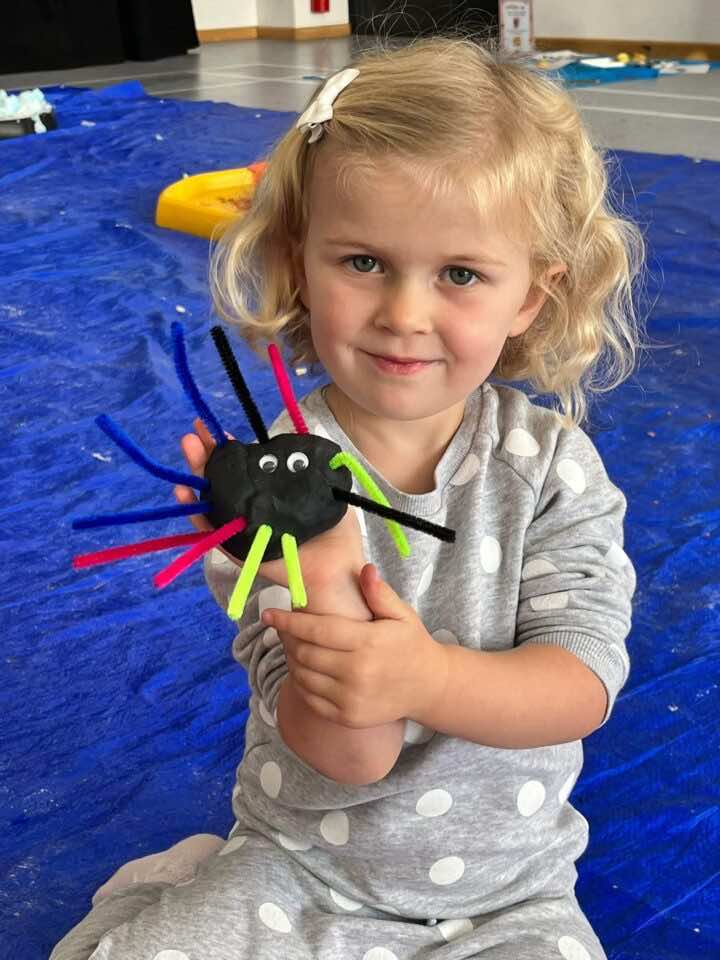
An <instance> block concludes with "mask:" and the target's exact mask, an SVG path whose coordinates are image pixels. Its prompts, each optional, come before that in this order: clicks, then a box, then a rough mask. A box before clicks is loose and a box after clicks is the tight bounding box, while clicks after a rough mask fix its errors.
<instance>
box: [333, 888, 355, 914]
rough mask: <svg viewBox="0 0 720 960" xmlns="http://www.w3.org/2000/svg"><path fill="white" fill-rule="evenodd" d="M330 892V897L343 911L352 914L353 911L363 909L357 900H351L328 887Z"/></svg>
mask: <svg viewBox="0 0 720 960" xmlns="http://www.w3.org/2000/svg"><path fill="white" fill-rule="evenodd" d="M328 890H329V891H330V896H331V897H332V898H333V900H334V901H335V903H336V904H337V905H338V906H339V907H341V908H342V909H343V910H348V911H349V912H352V911H353V910H359V909H360V908H361V907H362V904H361V903H358V901H357V900H351V899H350V898H349V897H344V896H343V895H342V894H341V893H338V892H337V890H333V889H332V887H328Z"/></svg>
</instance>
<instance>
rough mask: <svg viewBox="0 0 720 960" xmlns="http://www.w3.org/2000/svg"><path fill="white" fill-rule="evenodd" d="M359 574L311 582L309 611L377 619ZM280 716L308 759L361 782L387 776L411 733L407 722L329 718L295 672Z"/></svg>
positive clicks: (287, 735) (342, 779)
mask: <svg viewBox="0 0 720 960" xmlns="http://www.w3.org/2000/svg"><path fill="white" fill-rule="evenodd" d="M358 575H359V570H356V569H354V568H351V569H347V568H346V569H343V570H340V571H334V572H333V573H332V575H328V576H326V577H325V578H323V581H324V582H322V583H318V584H306V586H307V594H308V605H307V607H305V608H304V610H305V611H306V612H308V613H324V614H336V615H338V616H343V617H348V618H352V619H357V620H371V619H372V614H371V613H370V610H369V609H368V607H367V604H366V603H365V600H364V598H363V596H362V592H361V590H360V587H359V585H358ZM282 638H283V633H280V639H281V640H282ZM277 720H278V729H279V731H280V735H281V736H282V738H283V740H284V741H285V743H286V744H287V746H288V747H289V748H290V749H291V750H292V751H293V752H294V753H296V754H297V755H298V756H299V757H300V758H301V759H302V760H304V761H305V762H306V763H308V764H310V766H312V767H313V768H314V769H315V770H317V771H318V772H319V773H322V774H323V775H324V776H326V777H330V778H331V779H333V780H336V781H338V782H339V783H348V784H355V785H362V784H368V783H374V782H376V781H377V780H381V779H382V778H383V777H384V776H385V775H386V774H387V773H388V772H389V771H390V770H391V769H392V767H393V766H394V765H395V762H396V760H397V758H398V756H399V754H400V750H401V749H402V744H403V737H404V733H405V721H404V720H395V721H393V722H392V723H386V724H382V725H380V726H377V727H367V728H365V729H362V730H358V729H353V728H350V727H345V726H342V725H341V724H337V723H333V722H332V721H331V720H326V719H325V718H324V717H321V716H319V715H318V714H317V713H315V711H314V710H312V709H311V708H310V707H309V706H308V704H307V703H306V702H305V700H303V698H302V697H301V696H300V694H299V693H298V690H297V687H296V686H295V684H294V683H293V681H292V677H291V676H290V675H288V676H287V677H286V678H285V680H284V681H283V683H282V686H281V687H280V694H279V698H278V708H277Z"/></svg>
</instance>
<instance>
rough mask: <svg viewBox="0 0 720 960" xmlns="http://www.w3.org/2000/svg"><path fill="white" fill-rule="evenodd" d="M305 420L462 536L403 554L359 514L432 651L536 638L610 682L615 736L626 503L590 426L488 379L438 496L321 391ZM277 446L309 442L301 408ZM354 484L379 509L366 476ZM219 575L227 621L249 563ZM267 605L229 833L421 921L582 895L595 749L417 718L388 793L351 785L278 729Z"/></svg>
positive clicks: (276, 672)
mask: <svg viewBox="0 0 720 960" xmlns="http://www.w3.org/2000/svg"><path fill="white" fill-rule="evenodd" d="M300 407H301V410H302V412H303V416H304V417H305V420H306V422H307V425H308V428H309V429H310V431H311V432H313V433H317V434H320V435H322V436H326V437H329V438H330V439H331V440H334V441H335V442H336V443H337V444H338V445H339V446H340V447H341V448H342V449H343V450H347V451H349V452H350V453H352V454H353V455H354V456H355V457H356V458H357V459H358V460H359V462H360V463H362V465H363V466H364V467H365V469H366V470H368V472H369V473H370V475H371V476H372V477H373V479H374V480H375V482H376V483H377V484H378V486H379V487H380V489H381V490H382V491H383V493H384V494H385V496H386V497H387V498H388V500H389V502H390V503H391V504H392V505H393V506H395V507H397V508H398V509H400V510H403V511H407V512H409V513H412V514H415V515H416V516H420V517H426V518H428V519H430V520H432V521H433V522H435V523H440V524H443V525H446V526H449V527H452V528H453V529H455V530H456V533H457V536H456V542H455V543H454V544H446V543H442V542H441V541H439V540H437V539H435V538H434V537H431V536H428V535H426V534H422V533H419V532H416V531H413V530H409V529H407V528H405V533H406V536H407V538H408V542H409V543H410V546H411V551H412V552H411V556H410V557H409V558H402V557H401V556H399V554H398V553H397V551H396V549H395V546H394V543H393V541H392V539H391V538H390V536H389V534H388V532H387V528H386V526H385V524H384V522H383V520H382V519H381V518H380V517H376V516H373V515H372V514H363V513H361V512H359V519H360V522H361V529H362V530H363V542H364V546H365V553H366V558H367V560H368V561H369V562H372V563H374V564H376V565H377V567H378V570H379V571H380V574H381V576H382V577H383V578H384V579H385V580H386V581H387V582H388V583H389V584H390V585H391V586H392V587H393V589H394V590H395V591H396V592H397V593H398V594H399V596H401V597H402V598H403V599H404V600H405V601H407V602H408V603H409V604H411V605H412V606H413V607H414V608H415V610H416V611H417V613H418V615H419V616H420V618H421V619H422V621H423V623H424V624H425V626H426V627H427V629H428V630H429V631H430V633H431V634H432V635H433V636H434V637H435V639H437V640H438V641H440V642H443V643H458V644H462V645H464V646H467V647H470V648H472V649H476V650H486V651H493V650H507V649H510V648H512V647H513V646H516V645H518V644H521V643H524V642H526V641H528V640H532V641H533V642H535V643H546V644H556V645H558V646H561V647H564V648H565V649H566V650H569V651H571V652H572V653H573V654H575V656H577V657H579V658H580V660H582V661H583V663H585V664H587V666H588V667H589V668H590V669H591V670H593V671H594V672H595V673H596V674H597V676H598V677H599V678H600V680H601V681H602V683H603V684H604V686H605V688H606V690H607V693H608V710H607V713H606V716H605V718H604V719H603V724H604V723H606V722H607V720H608V718H609V716H610V714H611V712H612V710H613V706H614V703H615V699H616V697H617V694H618V692H619V691H620V689H621V688H622V686H623V684H624V683H625V681H626V680H627V677H628V673H629V669H630V665H629V660H628V654H627V650H626V645H625V640H626V637H627V634H628V632H629V630H630V624H631V613H632V597H633V593H634V590H635V571H634V569H633V566H632V563H631V562H630V560H629V558H628V556H627V555H626V554H625V552H624V551H623V520H624V516H625V509H626V501H625V497H624V496H623V494H622V492H621V491H620V490H619V489H618V488H617V487H615V486H614V485H613V483H612V482H611V481H610V479H609V478H608V475H607V472H606V470H605V468H604V466H603V463H602V460H601V458H600V456H599V454H598V452H597V450H596V449H595V447H594V445H593V443H592V441H591V440H590V439H589V437H588V436H587V435H586V434H585V433H584V432H583V430H581V429H580V428H574V429H572V430H565V429H563V428H562V425H561V423H560V420H559V417H558V416H557V414H555V413H554V412H552V411H551V410H548V409H546V408H543V407H540V406H537V405H536V404H533V403H532V402H531V401H530V400H529V399H528V398H527V396H526V395H525V394H524V393H522V392H521V391H520V390H517V389H515V388H512V387H509V386H503V385H497V384H489V383H485V384H483V386H482V387H480V388H478V390H477V391H475V392H474V393H473V394H472V396H471V397H470V398H469V399H468V402H467V404H466V409H465V415H464V418H463V421H462V423H461V425H460V427H459V428H458V430H457V432H456V433H455V436H454V437H453V439H452V441H451V442H450V445H449V446H448V447H447V449H446V450H445V453H444V454H443V456H442V459H441V460H440V462H439V463H438V465H437V468H436V470H435V489H434V490H433V491H432V492H429V493H424V494H407V493H403V492H401V491H399V490H397V489H395V488H394V487H393V486H391V484H389V483H388V482H387V481H386V480H385V478H384V477H383V476H382V475H381V474H379V473H378V472H377V471H376V470H375V469H374V468H373V466H372V464H371V463H369V462H368V461H367V460H366V459H365V458H364V457H363V455H362V454H361V453H360V451H359V450H357V449H356V448H355V446H354V445H353V444H352V442H351V441H350V439H349V438H348V437H347V436H346V435H345V434H344V432H343V431H342V430H341V428H340V427H339V425H338V424H337V422H336V421H335V419H334V417H333V415H332V413H331V412H330V410H329V408H328V406H327V404H326V402H325V399H324V396H323V390H322V388H318V389H317V390H314V391H313V392H312V393H310V394H309V395H308V396H307V397H306V398H305V399H304V400H302V401H301V403H300ZM269 432H270V434H271V436H274V435H275V434H277V433H292V432H294V428H293V425H292V422H291V420H290V417H289V416H288V414H287V413H286V412H283V413H282V414H281V415H280V416H279V417H278V418H277V420H276V421H275V422H274V424H273V426H272V427H271V428H270V431H269ZM353 490H354V491H355V492H357V493H359V494H362V495H364V496H365V495H366V492H365V491H364V490H363V489H362V488H361V487H359V486H358V485H357V481H355V482H354V484H353ZM349 509H357V508H355V507H350V508H349ZM205 575H206V578H207V581H208V585H209V586H210V589H211V591H212V593H213V595H214V597H215V599H216V600H217V602H218V603H219V604H220V605H221V606H222V607H223V609H224V610H226V609H227V605H228V601H229V597H230V595H231V593H232V590H233V587H234V584H235V581H236V579H237V568H236V567H234V566H233V565H231V564H230V563H229V562H228V561H226V559H225V558H224V557H223V555H222V554H221V553H219V551H213V552H212V553H211V554H210V555H208V556H207V557H206V560H205ZM271 606H275V607H285V608H286V609H289V608H290V594H289V591H288V590H286V589H285V588H284V587H279V586H277V585H274V584H271V583H270V582H269V581H267V580H265V579H263V578H261V577H258V578H257V579H256V581H255V584H254V586H253V589H252V592H251V594H250V597H249V599H248V602H247V604H246V608H245V612H244V614H243V617H242V619H241V620H240V621H237V623H236V627H237V628H238V630H239V632H238V633H237V636H236V637H235V640H234V643H233V655H234V657H235V659H236V660H238V662H239V663H241V664H242V665H243V666H244V667H245V669H246V670H247V672H248V677H249V682H250V686H251V689H252V697H251V701H250V716H249V719H248V723H247V728H246V741H245V753H244V756H243V759H242V762H241V763H240V765H239V767H238V770H237V783H236V787H235V789H234V791H233V811H234V814H235V817H236V819H237V825H236V827H235V828H234V830H233V834H235V833H236V832H237V831H238V830H254V831H258V832H260V833H261V834H263V835H264V836H266V837H267V838H269V839H271V840H272V841H273V842H274V843H276V844H277V845H279V846H281V847H282V848H284V849H285V851H287V855H288V856H290V857H292V858H293V859H295V860H297V861H298V862H299V863H300V864H302V865H303V866H305V867H306V868H307V869H308V870H309V871H310V872H311V873H312V874H313V875H314V876H315V877H317V878H319V879H320V880H322V881H324V882H326V883H327V884H328V886H329V887H330V888H331V889H332V890H334V891H335V892H336V893H337V895H338V896H340V897H342V898H345V900H347V901H349V902H352V903H354V904H357V905H364V906H369V907H372V908H376V909H379V910H385V911H387V912H389V913H397V914H400V915H402V916H404V917H406V918H411V919H412V918H417V919H418V920H425V919H426V918H429V917H430V918H437V917H440V918H459V917H468V916H474V915H478V914H486V913H488V912H490V911H493V910H499V909H502V908H504V907H506V906H508V905H510V904H513V903H517V902H520V901H523V900H527V899H529V898H533V897H539V896H549V897H556V896H563V895H565V894H567V893H568V891H570V890H572V889H573V888H574V886H575V882H576V879H577V871H576V868H575V862H576V860H577V859H578V858H579V857H580V856H581V855H582V853H583V852H584V851H585V849H586V847H587V842H588V824H587V821H586V820H585V818H584V817H583V816H582V815H581V814H580V813H579V812H578V811H577V810H575V809H574V807H573V806H572V804H571V803H570V802H569V796H570V794H571V791H572V789H573V786H574V785H575V782H576V780H577V778H578V776H579V774H580V771H581V768H582V762H583V750H582V742H581V741H575V742H572V743H563V744H559V745H556V746H547V747H540V748H532V749H525V750H523V749H520V750H518V749H514V750H510V749H498V748H494V747H486V746H483V745H481V744H477V743H472V742H470V741H466V740H463V739H460V738H456V737H449V736H446V735H444V734H441V733H436V732H434V731H433V730H431V729H428V728H425V727H422V726H420V725H419V724H417V723H415V722H413V721H407V724H406V735H405V742H404V745H403V749H402V751H401V753H400V756H399V757H398V760H397V762H396V764H395V766H394V767H393V769H392V770H391V771H390V772H389V773H388V774H387V775H386V776H385V777H384V778H383V779H382V780H380V781H378V782H377V783H373V784H368V785H364V786H353V785H346V784H339V783H337V782H335V781H334V780H332V779H329V778H327V777H325V776H324V775H323V774H320V773H318V772H317V771H315V770H314V769H313V768H312V767H311V766H309V765H308V764H307V763H305V762H304V761H303V760H301V759H300V758H299V757H298V756H297V755H296V754H294V753H293V752H292V751H291V750H290V748H289V747H287V746H286V744H285V743H284V741H283V740H282V738H281V737H280V735H279V732H278V728H277V719H276V711H277V699H278V692H279V687H280V684H281V682H282V680H283V679H284V677H285V676H286V675H287V672H288V671H287V663H286V661H285V655H284V650H283V646H282V644H281V643H280V641H279V638H278V636H277V633H276V632H275V630H274V629H273V628H267V627H265V626H264V625H263V624H262V622H261V620H260V616H261V614H262V611H263V610H264V609H265V608H266V607H271Z"/></svg>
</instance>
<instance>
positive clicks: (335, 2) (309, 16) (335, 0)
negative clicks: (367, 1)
mask: <svg viewBox="0 0 720 960" xmlns="http://www.w3.org/2000/svg"><path fill="white" fill-rule="evenodd" d="M293 6H294V7H295V26H296V27H298V28H301V27H327V26H328V25H329V24H337V23H349V22H350V13H349V11H348V0H330V13H310V3H309V0H293Z"/></svg>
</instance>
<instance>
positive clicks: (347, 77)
mask: <svg viewBox="0 0 720 960" xmlns="http://www.w3.org/2000/svg"><path fill="white" fill-rule="evenodd" d="M359 73H360V71H359V70H355V69H353V68H350V69H348V70H341V71H340V73H336V74H334V75H333V76H332V77H329V78H328V80H327V81H326V82H325V86H324V87H323V88H322V90H321V91H320V93H319V94H318V95H317V97H315V99H314V100H313V102H312V103H311V104H310V106H309V107H308V108H307V110H306V111H305V112H304V113H303V115H302V116H301V117H299V118H298V121H297V123H296V124H295V126H296V127H298V128H299V129H300V130H302V132H303V133H305V132H306V131H308V130H309V131H310V136H309V137H308V143H315V141H316V140H319V139H320V137H321V136H322V135H323V130H324V127H323V123H324V122H325V121H326V120H330V119H331V117H332V115H333V110H332V105H333V101H334V100H335V97H337V95H338V94H339V93H340V91H341V90H344V89H345V87H346V86H347V85H348V84H349V83H352V81H353V80H354V79H355V77H356V76H357V75H358V74H359Z"/></svg>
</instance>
